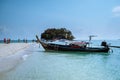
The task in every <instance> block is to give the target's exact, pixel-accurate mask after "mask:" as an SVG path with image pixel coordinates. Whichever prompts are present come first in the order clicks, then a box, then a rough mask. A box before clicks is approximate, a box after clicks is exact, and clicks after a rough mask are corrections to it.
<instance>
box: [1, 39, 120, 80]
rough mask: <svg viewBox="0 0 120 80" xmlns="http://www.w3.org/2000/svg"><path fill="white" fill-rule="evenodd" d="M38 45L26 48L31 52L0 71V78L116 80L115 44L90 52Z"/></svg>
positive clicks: (119, 62)
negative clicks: (109, 48)
mask: <svg viewBox="0 0 120 80" xmlns="http://www.w3.org/2000/svg"><path fill="white" fill-rule="evenodd" d="M109 42H110V43H112V44H114V45H119V44H120V41H109ZM96 43H97V41H96ZM38 46H39V45H36V44H35V45H32V48H30V49H29V50H28V51H29V52H30V53H32V54H30V55H29V56H28V57H27V59H24V61H22V62H21V63H19V65H18V66H16V67H14V68H13V69H11V70H9V71H7V72H4V73H3V72H2V73H0V80H120V49H119V48H112V49H113V53H98V54H97V53H95V54H93V53H79V52H45V51H44V49H43V48H42V47H40V48H39V47H38ZM28 51H27V52H28ZM24 57H26V56H24Z"/></svg>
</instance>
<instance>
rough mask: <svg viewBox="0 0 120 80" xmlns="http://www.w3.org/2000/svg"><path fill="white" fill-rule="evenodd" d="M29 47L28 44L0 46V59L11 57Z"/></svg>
mask: <svg viewBox="0 0 120 80" xmlns="http://www.w3.org/2000/svg"><path fill="white" fill-rule="evenodd" d="M29 45H30V44H28V43H10V44H0V57H6V56H10V55H13V54H15V53H16V52H18V51H20V50H22V49H25V48H27V47H28V46H29Z"/></svg>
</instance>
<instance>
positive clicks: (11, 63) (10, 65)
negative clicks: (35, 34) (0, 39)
mask: <svg viewBox="0 0 120 80" xmlns="http://www.w3.org/2000/svg"><path fill="white" fill-rule="evenodd" d="M32 45H34V44H32V43H10V44H0V73H4V72H8V71H9V70H12V69H14V68H15V67H16V66H17V65H18V64H19V63H21V62H22V61H24V60H26V58H27V57H28V55H29V54H31V52H30V51H29V50H31V48H33V46H32Z"/></svg>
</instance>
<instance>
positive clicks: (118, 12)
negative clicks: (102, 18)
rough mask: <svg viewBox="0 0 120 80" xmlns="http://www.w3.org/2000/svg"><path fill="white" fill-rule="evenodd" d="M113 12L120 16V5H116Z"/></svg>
mask: <svg viewBox="0 0 120 80" xmlns="http://www.w3.org/2000/svg"><path fill="white" fill-rule="evenodd" d="M112 12H113V15H114V16H115V17H120V6H116V7H114V8H113V10H112Z"/></svg>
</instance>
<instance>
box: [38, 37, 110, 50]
mask: <svg viewBox="0 0 120 80" xmlns="http://www.w3.org/2000/svg"><path fill="white" fill-rule="evenodd" d="M36 38H37V40H38V42H39V43H40V44H41V45H42V46H43V48H44V49H45V50H46V51H79V52H108V51H109V47H101V48H99V47H95V48H94V47H80V46H75V45H60V44H52V43H44V42H42V41H41V40H39V38H38V36H36Z"/></svg>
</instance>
